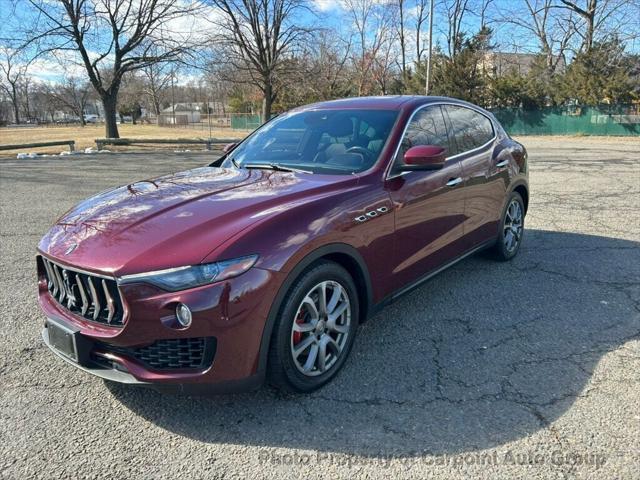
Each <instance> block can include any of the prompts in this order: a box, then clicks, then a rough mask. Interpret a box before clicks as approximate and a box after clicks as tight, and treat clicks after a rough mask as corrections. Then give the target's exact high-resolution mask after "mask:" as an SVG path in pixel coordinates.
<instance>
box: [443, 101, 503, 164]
mask: <svg viewBox="0 0 640 480" xmlns="http://www.w3.org/2000/svg"><path fill="white" fill-rule="evenodd" d="M446 110H447V114H448V116H449V121H450V123H451V132H450V135H451V137H453V139H454V141H455V145H454V148H455V153H454V154H455V155H457V154H459V153H464V152H468V151H469V150H474V149H476V148H478V147H481V146H482V145H484V144H486V143H487V142H488V141H490V140H491V139H492V138H493V137H494V136H495V132H494V130H493V124H492V123H491V120H489V119H488V118H487V117H486V116H484V115H482V114H481V113H479V112H476V111H475V110H471V109H470V108H466V107H458V106H452V105H447V106H446Z"/></svg>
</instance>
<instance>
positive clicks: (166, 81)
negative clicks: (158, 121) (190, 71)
mask: <svg viewBox="0 0 640 480" xmlns="http://www.w3.org/2000/svg"><path fill="white" fill-rule="evenodd" d="M142 73H143V75H144V80H145V82H144V93H145V95H146V96H147V97H148V98H149V101H150V103H151V107H152V108H153V113H155V115H156V117H157V116H159V115H160V113H161V112H162V101H163V99H164V98H165V96H166V92H167V89H168V88H169V86H170V85H171V77H172V71H171V69H170V68H169V67H168V65H167V64H164V63H156V64H152V65H148V66H146V67H145V68H144V69H142Z"/></svg>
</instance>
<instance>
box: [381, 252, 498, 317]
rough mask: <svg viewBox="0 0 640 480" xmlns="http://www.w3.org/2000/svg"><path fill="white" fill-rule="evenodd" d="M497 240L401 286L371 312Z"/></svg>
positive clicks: (390, 302)
mask: <svg viewBox="0 0 640 480" xmlns="http://www.w3.org/2000/svg"><path fill="white" fill-rule="evenodd" d="M495 241H496V240H495V239H492V240H488V241H486V242H484V243H481V244H480V245H478V246H477V247H474V248H472V249H471V250H469V251H467V252H466V253H463V254H462V255H460V256H459V257H457V258H455V259H454V260H452V261H451V262H449V263H447V264H445V265H443V266H442V267H439V268H436V269H435V270H432V271H431V272H429V273H427V274H426V275H424V276H422V277H420V278H419V279H418V280H416V281H414V282H412V283H410V284H408V285H405V286H404V287H402V288H400V289H399V290H396V291H395V292H394V293H392V294H390V295H388V296H387V297H386V298H384V299H383V300H381V301H380V302H378V303H377V304H375V305H374V306H373V307H372V309H371V314H375V313H378V312H380V311H381V310H382V309H383V308H384V307H386V306H387V305H390V304H392V303H393V302H395V301H396V300H397V299H398V298H400V297H402V296H403V295H406V294H407V293H409V292H412V291H413V290H415V289H416V288H418V287H420V286H421V285H422V284H423V283H425V282H426V281H428V280H430V279H432V278H433V277H435V276H436V275H438V274H439V273H440V272H442V271H444V270H446V269H447V268H449V267H452V266H453V265H455V264H456V263H458V262H459V261H461V260H464V259H465V258H467V257H469V256H471V255H473V254H474V253H477V252H479V251H481V250H484V249H486V248H489V247H491V246H492V245H493V244H494V243H495Z"/></svg>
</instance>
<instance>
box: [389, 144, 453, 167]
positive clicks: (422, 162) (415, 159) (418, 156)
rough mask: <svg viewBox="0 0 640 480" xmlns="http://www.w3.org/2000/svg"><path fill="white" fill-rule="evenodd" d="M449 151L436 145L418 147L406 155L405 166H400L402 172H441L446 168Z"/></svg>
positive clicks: (412, 148) (408, 151)
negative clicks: (445, 162)
mask: <svg viewBox="0 0 640 480" xmlns="http://www.w3.org/2000/svg"><path fill="white" fill-rule="evenodd" d="M446 151H447V149H446V148H444V147H438V146H436V145H416V146H415V147H411V148H410V149H409V150H407V151H406V152H405V154H404V165H399V166H398V170H400V171H402V172H413V171H424V170H439V169H441V168H442V167H443V166H444V161H445V159H446V157H445V153H446Z"/></svg>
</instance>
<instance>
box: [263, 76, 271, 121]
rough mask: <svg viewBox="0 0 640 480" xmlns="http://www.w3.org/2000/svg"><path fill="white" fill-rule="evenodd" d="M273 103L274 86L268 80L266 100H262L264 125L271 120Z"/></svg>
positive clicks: (265, 86) (265, 92)
mask: <svg viewBox="0 0 640 480" xmlns="http://www.w3.org/2000/svg"><path fill="white" fill-rule="evenodd" d="M272 103H273V85H271V80H269V79H268V80H267V81H266V82H265V85H264V98H263V99H262V123H265V122H267V121H269V119H270V118H271V104H272Z"/></svg>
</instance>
